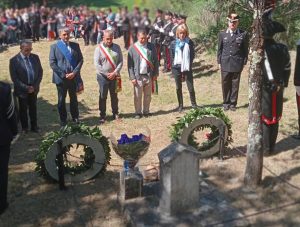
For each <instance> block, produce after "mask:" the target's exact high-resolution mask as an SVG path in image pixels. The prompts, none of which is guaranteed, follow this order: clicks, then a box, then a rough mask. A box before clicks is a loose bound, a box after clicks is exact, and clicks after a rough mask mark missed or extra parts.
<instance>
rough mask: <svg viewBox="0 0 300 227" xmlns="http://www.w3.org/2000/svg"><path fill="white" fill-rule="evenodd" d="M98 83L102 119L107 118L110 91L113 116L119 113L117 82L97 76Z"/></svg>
mask: <svg viewBox="0 0 300 227" xmlns="http://www.w3.org/2000/svg"><path fill="white" fill-rule="evenodd" d="M97 81H98V84H99V111H100V117H101V118H105V117H106V99H107V94H108V91H109V94H110V100H111V109H112V113H113V115H116V114H118V113H119V108H118V103H119V100H118V94H117V92H116V80H109V79H107V78H106V77H104V76H102V75H97Z"/></svg>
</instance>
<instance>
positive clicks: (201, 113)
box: [170, 107, 233, 152]
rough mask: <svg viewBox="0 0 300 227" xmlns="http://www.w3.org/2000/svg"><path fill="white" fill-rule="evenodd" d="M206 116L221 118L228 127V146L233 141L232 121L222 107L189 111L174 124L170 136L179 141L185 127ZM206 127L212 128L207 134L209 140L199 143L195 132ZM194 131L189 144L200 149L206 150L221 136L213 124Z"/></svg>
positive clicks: (226, 144) (226, 143)
mask: <svg viewBox="0 0 300 227" xmlns="http://www.w3.org/2000/svg"><path fill="white" fill-rule="evenodd" d="M205 116H209V117H216V118H219V119H221V120H222V121H223V122H224V123H225V124H226V126H227V128H228V137H227V141H226V142H225V147H227V146H228V143H229V142H232V141H233V139H232V123H231V121H230V119H229V118H228V117H227V116H226V115H225V113H224V111H223V110H222V109H221V108H212V107H206V108H197V109H192V110H190V111H189V112H187V113H186V114H185V115H184V116H183V117H181V118H180V119H178V121H177V123H175V124H173V125H172V127H171V128H170V138H171V139H172V140H173V141H179V139H180V137H181V135H182V131H183V129H184V128H187V127H189V125H190V124H191V123H192V122H193V121H195V120H198V119H201V118H203V117H205ZM205 128H210V130H211V132H210V133H208V134H207V135H206V138H207V141H205V142H203V143H202V144H199V143H197V142H196V137H195V136H194V132H196V131H200V130H204V129H205ZM194 132H193V133H191V135H190V136H189V138H188V144H189V145H191V146H193V147H195V148H196V149H197V150H198V151H200V152H201V151H204V150H207V149H209V148H211V147H212V146H213V145H214V142H217V139H218V137H219V130H218V128H217V127H215V126H212V125H201V126H199V127H197V128H196V129H195V130H194Z"/></svg>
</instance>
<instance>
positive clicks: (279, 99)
mask: <svg viewBox="0 0 300 227" xmlns="http://www.w3.org/2000/svg"><path fill="white" fill-rule="evenodd" d="M283 90H284V89H283V88H281V89H280V90H279V91H278V92H276V100H275V99H273V98H272V93H273V92H272V91H270V90H268V89H267V88H265V87H263V91H262V114H263V116H265V117H266V118H267V119H269V120H272V118H273V112H274V110H275V112H276V118H279V117H280V116H281V115H282V109H283ZM272 110H273V111H272ZM278 129H279V123H278V122H277V123H274V124H267V123H266V122H263V148H264V152H267V153H268V152H273V151H274V148H275V143H276V140H277V135H278Z"/></svg>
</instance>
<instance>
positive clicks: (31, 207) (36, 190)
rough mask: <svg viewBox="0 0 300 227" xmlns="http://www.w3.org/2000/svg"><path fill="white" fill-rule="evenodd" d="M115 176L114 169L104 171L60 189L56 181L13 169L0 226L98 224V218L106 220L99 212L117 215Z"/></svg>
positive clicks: (116, 184) (118, 212)
mask: <svg viewBox="0 0 300 227" xmlns="http://www.w3.org/2000/svg"><path fill="white" fill-rule="evenodd" d="M12 171H13V170H12ZM118 179H119V173H118V172H116V171H107V172H105V173H102V174H100V175H98V176H96V177H95V178H94V179H93V180H90V181H87V182H84V183H83V182H82V183H72V184H70V185H67V190H66V191H60V190H59V186H58V184H56V183H53V182H52V183H49V182H47V181H45V180H44V179H43V178H42V177H39V176H37V175H36V174H35V175H33V174H32V173H31V172H15V173H13V174H10V176H9V182H10V187H9V202H10V206H9V209H8V210H7V211H6V212H5V213H4V214H3V215H1V220H0V225H1V226H20V225H26V226H38V225H47V226H88V225H90V224H91V223H93V224H95V226H101V225H99V223H101V221H102V222H103V221H108V220H105V219H106V218H107V217H104V216H103V213H110V214H111V215H110V217H109V218H110V219H112V218H114V217H112V216H115V217H117V218H119V217H120V216H121V211H120V206H119V204H118V201H117V196H116V194H117V191H118V182H119V181H118ZM16 214H18V215H17V217H16V216H15V215H16ZM66 217H67V218H66ZM98 219H100V220H101V219H102V220H101V221H100V220H99V222H98ZM97 222H98V224H96V223H97ZM42 223H43V224H42Z"/></svg>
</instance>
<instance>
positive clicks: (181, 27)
mask: <svg viewBox="0 0 300 227" xmlns="http://www.w3.org/2000/svg"><path fill="white" fill-rule="evenodd" d="M180 32H184V33H185V34H186V37H189V28H188V27H187V26H186V24H181V25H179V26H178V27H177V29H176V38H178V37H179V33H180Z"/></svg>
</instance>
